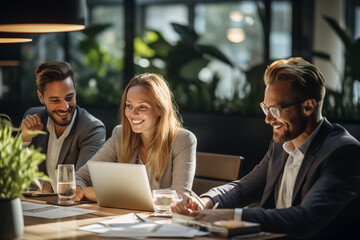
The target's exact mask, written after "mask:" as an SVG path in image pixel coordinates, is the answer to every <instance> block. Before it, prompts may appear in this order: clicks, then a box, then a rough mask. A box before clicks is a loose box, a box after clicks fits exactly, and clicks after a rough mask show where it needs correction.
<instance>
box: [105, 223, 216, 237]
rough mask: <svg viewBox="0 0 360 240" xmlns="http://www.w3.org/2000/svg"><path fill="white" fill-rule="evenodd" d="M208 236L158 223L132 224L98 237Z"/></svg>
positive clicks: (177, 225)
mask: <svg viewBox="0 0 360 240" xmlns="http://www.w3.org/2000/svg"><path fill="white" fill-rule="evenodd" d="M205 235H209V233H208V232H202V231H199V230H197V229H195V228H191V227H188V226H184V225H180V224H158V223H150V222H143V223H134V224H127V225H124V226H122V227H119V226H118V227H115V228H112V229H110V230H109V231H107V232H104V233H102V234H100V237H115V238H119V237H120V238H148V237H159V238H167V237H168V238H194V237H196V236H205Z"/></svg>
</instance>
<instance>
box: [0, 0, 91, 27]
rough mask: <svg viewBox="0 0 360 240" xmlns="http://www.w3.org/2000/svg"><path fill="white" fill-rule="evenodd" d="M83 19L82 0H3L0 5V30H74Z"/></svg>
mask: <svg viewBox="0 0 360 240" xmlns="http://www.w3.org/2000/svg"><path fill="white" fill-rule="evenodd" d="M85 21H86V3H85V0H31V1H30V0H6V1H4V2H2V3H1V7H0V32H17V33H50V32H69V31H78V30H83V29H84V28H85Z"/></svg>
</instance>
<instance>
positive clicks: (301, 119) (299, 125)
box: [273, 116, 308, 142]
mask: <svg viewBox="0 0 360 240" xmlns="http://www.w3.org/2000/svg"><path fill="white" fill-rule="evenodd" d="M307 125H308V117H306V116H298V117H297V118H296V119H294V120H291V121H290V126H291V127H292V128H291V129H286V130H284V132H283V133H282V134H280V133H276V132H274V133H273V139H274V141H275V142H288V141H291V140H293V139H295V138H297V137H298V136H299V135H300V134H301V133H303V132H304V131H305V129H306V127H307Z"/></svg>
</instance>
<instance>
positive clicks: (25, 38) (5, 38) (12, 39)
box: [0, 33, 32, 43]
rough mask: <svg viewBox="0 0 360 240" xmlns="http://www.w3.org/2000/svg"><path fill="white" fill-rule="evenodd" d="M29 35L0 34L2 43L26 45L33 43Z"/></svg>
mask: <svg viewBox="0 0 360 240" xmlns="http://www.w3.org/2000/svg"><path fill="white" fill-rule="evenodd" d="M31 41H32V37H31V35H30V34H29V33H0V43H26V42H31Z"/></svg>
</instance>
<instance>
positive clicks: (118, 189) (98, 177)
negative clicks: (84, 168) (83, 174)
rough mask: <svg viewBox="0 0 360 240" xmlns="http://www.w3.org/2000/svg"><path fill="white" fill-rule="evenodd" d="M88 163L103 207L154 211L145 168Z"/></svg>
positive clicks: (139, 165) (106, 163) (131, 165)
mask: <svg viewBox="0 0 360 240" xmlns="http://www.w3.org/2000/svg"><path fill="white" fill-rule="evenodd" d="M87 164H88V166H89V171H90V176H91V180H92V183H93V187H94V190H95V194H96V199H97V202H98V204H99V205H100V206H103V207H114V208H125V209H136V210H144V211H154V203H153V200H152V195H151V189H150V184H149V180H148V176H147V173H146V168H145V166H144V165H141V164H130V163H116V162H92V161H89V162H88V163H87Z"/></svg>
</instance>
